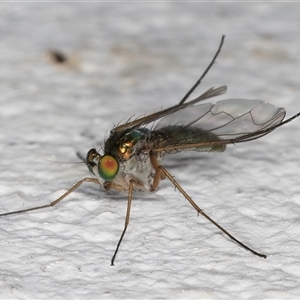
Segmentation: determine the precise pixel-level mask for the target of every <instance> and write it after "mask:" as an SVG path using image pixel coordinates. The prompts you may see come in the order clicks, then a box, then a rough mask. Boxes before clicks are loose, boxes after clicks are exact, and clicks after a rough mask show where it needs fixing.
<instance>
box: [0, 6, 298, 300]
mask: <svg viewBox="0 0 300 300" xmlns="http://www.w3.org/2000/svg"><path fill="white" fill-rule="evenodd" d="M299 15H300V4H298V3H287V4H284V3H271V4H267V3H252V4H251V3H242V4H237V3H211V4H209V3H173V4H171V3H167V2H165V3H152V4H151V3H134V2H131V3H129V2H128V3H124V2H116V3H72V4H70V3H14V4H10V3H1V4H0V37H1V38H0V105H1V106H0V149H1V156H0V212H1V213H2V212H7V211H11V210H16V209H22V208H26V207H31V206H35V205H42V204H46V203H49V202H50V201H52V200H54V199H56V198H57V197H59V196H60V195H61V194H62V193H64V192H65V191H67V190H68V189H69V188H70V187H71V186H72V185H73V184H75V183H76V182H77V181H78V180H80V179H81V178H83V177H86V176H89V174H88V170H87V168H86V166H85V165H84V164H82V163H74V164H72V163H73V162H79V159H78V157H77V156H76V152H77V151H78V152H80V153H82V154H83V155H85V154H86V152H87V151H88V150H89V149H90V148H91V147H94V146H95V147H100V146H101V145H103V142H104V138H105V136H107V134H108V133H109V130H110V129H111V128H112V127H113V125H115V124H118V123H119V122H120V121H122V120H123V121H126V120H127V119H128V118H129V117H130V116H133V115H135V116H139V115H142V114H145V113H150V112H153V111H157V110H159V109H160V108H162V107H164V108H166V107H168V106H170V105H173V104H175V103H177V102H178V101H179V100H180V99H181V98H182V97H183V95H184V94H185V92H186V91H187V90H188V89H189V88H190V87H191V85H192V84H193V83H194V82H195V81H196V79H197V78H198V77H199V75H200V74H201V72H202V71H203V70H204V69H205V68H206V66H207V65H208V63H209V62H210V60H211V58H212V56H213V55H214V53H215V51H216V49H217V47H218V45H219V42H220V38H221V35H222V34H226V41H225V45H224V48H223V50H222V53H221V54H220V56H219V58H218V60H217V64H216V65H215V66H214V67H213V69H212V70H211V72H210V73H209V74H208V76H207V77H206V79H205V81H204V82H203V84H202V86H201V87H200V88H199V89H198V90H197V92H196V93H195V94H194V97H196V96H197V95H199V94H200V93H201V92H203V91H204V90H206V89H207V88H210V87H211V86H215V87H216V86H220V85H223V84H226V85H228V93H227V95H225V96H224V97H220V98H223V99H226V98H230V97H234V98H237V97H238V98H246V99H261V100H264V101H267V102H270V103H272V104H274V105H276V106H283V107H285V108H286V110H287V115H288V116H291V115H293V114H295V113H297V112H298V111H300V101H299V98H300V87H299V82H300V71H299V70H300V18H299ZM50 49H55V50H60V51H63V52H64V53H66V54H67V55H68V57H69V58H70V62H69V64H67V65H66V66H59V65H55V64H53V63H51V62H50V61H49V60H48V59H47V56H46V53H47V51H49V50H50ZM216 100H217V99H216ZM299 130H300V119H299V120H295V121H294V122H292V123H290V124H288V125H286V126H284V127H282V128H279V129H278V130H276V131H275V132H273V133H271V134H270V135H268V136H266V137H263V138H262V139H259V140H257V141H253V142H249V143H244V144H239V145H236V146H233V145H232V146H229V147H228V149H227V151H226V152H224V153H221V154H220V153H219V154H206V153H202V154H201V153H200V154H199V153H197V154H194V155H193V154H188V155H183V156H182V155H179V156H172V157H169V158H168V159H166V160H165V161H164V162H165V166H166V167H167V168H168V170H169V171H170V172H171V174H172V175H174V176H176V179H177V180H178V181H179V182H180V183H181V184H182V186H183V187H184V188H185V189H186V191H187V192H188V193H190V195H191V196H192V197H193V199H194V200H195V201H196V202H197V203H198V204H199V205H200V207H202V208H203V209H204V210H205V211H206V212H207V213H208V214H209V215H210V216H212V217H213V218H214V219H216V220H217V221H219V223H220V224H222V225H223V226H224V227H225V228H226V229H227V230H228V231H230V232H231V233H232V234H233V235H235V236H236V237H237V238H239V239H240V240H242V241H243V242H245V243H246V244H247V245H249V246H251V247H253V248H254V249H256V250H257V251H260V252H263V253H265V254H267V255H268V258H267V259H266V260H265V259H262V258H259V257H256V256H254V255H252V254H251V253H249V252H247V251H245V250H244V249H241V248H240V247H239V246H237V245H236V244H235V243H233V242H232V241H230V240H229V239H228V238H226V237H224V235H223V234H221V233H220V232H219V231H218V230H217V229H216V228H215V227H214V226H213V225H211V224H210V223H209V222H208V221H206V220H205V219H204V218H203V217H201V216H199V217H197V214H196V212H195V211H194V210H193V208H192V207H190V205H189V204H188V203H187V201H186V200H185V199H184V198H183V197H182V196H181V195H180V194H179V193H178V191H175V190H174V188H173V187H172V185H171V184H170V183H168V182H163V183H162V185H161V187H160V189H159V191H158V192H156V193H138V194H135V195H134V201H133V207H132V214H131V220H130V226H129V228H128V232H127V235H126V237H125V239H124V242H123V244H122V246H121V249H120V252H119V254H118V256H117V259H116V263H115V266H114V267H111V266H110V259H111V256H112V254H113V251H114V249H115V247H116V243H117V241H118V238H119V236H120V234H121V230H122V229H123V224H124V217H125V210H126V194H119V193H114V192H110V193H105V192H104V191H101V190H99V187H98V186H97V185H93V184H84V185H83V186H82V187H81V188H80V189H79V190H77V191H76V192H74V193H73V194H71V195H70V196H69V197H68V198H67V199H66V200H65V201H63V202H62V203H61V204H59V205H58V206H57V207H55V208H53V209H47V210H44V211H37V212H31V213H26V214H22V215H15V216H10V217H3V218H1V219H0V261H1V262H0V298H11V299H32V298H36V299H49V298H51V299H55V298H66V299H82V298H98V299H99V298H102V299H103V298H105V299H117V298H124V299H125V298H133V299H139V298H145V297H146V298H149V299H153V298H160V299H170V298H173V299H179V298H186V299H188V298H197V299H199V298H221V299H233V297H234V298H236V297H238V298H247V299H258V298H296V297H297V296H299V294H300V279H299V276H300V253H299V247H300V222H299V214H300V206H299V205H300V187H299V167H300V163H299V158H300V150H299V148H300V140H299Z"/></svg>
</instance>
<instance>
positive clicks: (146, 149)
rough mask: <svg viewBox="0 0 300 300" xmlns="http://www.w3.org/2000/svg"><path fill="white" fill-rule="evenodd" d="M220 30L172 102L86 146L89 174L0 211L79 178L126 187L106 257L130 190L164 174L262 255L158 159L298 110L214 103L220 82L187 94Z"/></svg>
mask: <svg viewBox="0 0 300 300" xmlns="http://www.w3.org/2000/svg"><path fill="white" fill-rule="evenodd" d="M224 38H225V36H222V39H221V42H220V45H219V48H218V50H217V52H216V54H215V55H214V57H213V59H212V61H211V63H210V64H209V65H208V67H207V68H206V70H205V71H204V73H203V74H202V76H201V77H200V78H199V79H198V80H197V82H196V83H195V84H194V86H193V87H192V88H191V89H190V90H189V91H188V93H187V94H186V95H185V96H184V97H183V99H182V100H181V101H180V102H179V103H178V104H177V105H175V106H172V107H170V108H167V109H164V110H161V111H158V112H156V113H153V114H150V115H147V116H144V117H141V118H137V119H135V120H129V121H127V122H126V123H125V124H122V125H119V126H117V127H115V128H113V129H112V130H111V132H110V135H109V137H108V139H107V140H106V142H105V145H104V153H103V154H100V153H99V152H98V151H97V150H96V149H91V150H89V151H88V153H87V156H86V159H85V163H86V165H87V167H88V169H89V171H90V173H91V174H92V175H93V177H92V178H83V179H82V180H80V181H78V182H77V183H76V184H75V185H74V186H73V187H72V188H71V189H69V190H68V191H67V192H66V193H65V194H63V195H62V196H61V197H59V198H58V199H56V200H55V201H53V202H51V203H50V204H46V205H42V206H37V207H33V208H28V209H22V210H18V211H13V212H8V213H3V214H0V216H7V215H11V214H19V213H24V212H29V211H32V210H38V209H43V208H47V207H52V206H55V205H56V204H58V203H59V202H60V201H61V200H63V199H64V198H66V197H67V196H68V195H69V194H71V193H72V192H73V191H74V190H76V189H77V188H78V187H79V186H81V184H82V183H84V182H92V183H97V184H100V186H101V187H103V188H104V189H105V190H111V189H112V190H117V191H126V192H127V193H128V201H127V211H126V218H125V225H124V229H123V231H122V234H121V236H120V238H119V241H118V244H117V246H116V249H115V252H114V254H113V256H112V259H111V265H114V261H115V258H116V255H117V253H118V250H119V248H120V245H121V243H122V241H123V238H124V235H125V232H126V230H127V227H128V224H129V218H130V208H131V202H132V195H133V193H134V192H135V191H156V190H157V189H158V187H159V184H160V181H161V180H164V179H166V178H168V179H169V180H170V181H171V183H172V184H173V185H174V186H175V188H177V189H178V190H179V192H180V193H181V194H182V195H183V196H184V197H185V198H186V199H187V200H188V201H189V203H190V204H191V205H192V206H193V207H194V209H195V210H196V211H197V212H198V213H199V214H201V215H202V216H204V217H205V218H206V219H207V220H209V221H210V222H211V223H212V224H214V225H215V226H216V227H218V228H219V229H220V230H221V231H222V232H223V233H224V234H225V235H227V236H228V237H229V238H230V239H232V240H233V241H235V242H236V243H237V244H239V245H240V246H241V247H243V248H245V249H246V250H248V251H250V252H252V253H253V254H255V255H257V256H260V257H263V258H266V257H267V256H266V255H265V254H262V253H259V252H257V251H254V250H253V249H251V248H250V247H248V246H246V245H245V244H244V243H242V242H241V241H239V240H238V239H237V238H235V237H234V236H233V235H231V234H230V233H229V232H228V231H227V230H225V229H224V228H223V227H222V226H221V225H219V224H218V223H217V222H216V221H215V220H213V219H212V218H211V217H210V216H208V215H207V214H206V213H205V212H204V211H203V210H202V209H201V208H200V207H199V206H198V205H197V204H196V203H195V202H194V200H192V198H191V197H190V196H189V195H188V194H187V192H186V191H185V190H184V189H183V188H182V187H181V185H180V184H179V183H178V182H177V181H176V180H175V179H174V177H173V176H172V175H171V174H170V173H169V172H168V171H167V170H166V169H165V168H164V167H163V166H162V165H161V160H162V158H163V156H165V155H167V154H174V153H178V152H181V151H186V150H191V151H198V152H216V151H217V152H222V151H224V150H225V148H226V145H227V144H237V143H242V142H247V141H251V140H255V139H257V138H260V137H262V136H264V135H266V134H268V133H270V132H271V131H273V130H274V129H276V128H278V127H280V126H283V125H284V124H286V123H288V122H290V121H292V120H293V119H295V118H297V117H299V116H300V112H299V113H298V114H296V115H294V116H293V117H291V118H289V119H286V120H284V117H285V114H286V112H285V109H284V108H277V107H275V106H273V105H271V104H268V103H265V102H263V101H260V100H244V99H228V100H222V101H219V102H217V103H216V104H211V103H204V104H202V103H201V104H199V103H200V102H202V101H203V100H206V99H209V98H212V97H215V96H219V95H222V94H224V93H225V92H226V89H227V88H226V86H221V87H218V88H211V89H209V90H208V91H206V92H205V93H203V94H202V95H201V96H199V97H197V98H196V99H194V100H191V101H188V102H187V99H188V98H189V96H190V95H191V94H192V92H193V91H194V90H195V89H196V87H197V86H198V85H199V84H200V83H201V81H202V79H203V78H204V77H205V75H206V74H207V73H208V71H209V70H210V68H211V67H212V65H213V64H214V62H215V60H216V58H217V56H218V55H219V53H220V51H221V48H222V45H223V43H224Z"/></svg>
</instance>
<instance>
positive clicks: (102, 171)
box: [86, 148, 119, 181]
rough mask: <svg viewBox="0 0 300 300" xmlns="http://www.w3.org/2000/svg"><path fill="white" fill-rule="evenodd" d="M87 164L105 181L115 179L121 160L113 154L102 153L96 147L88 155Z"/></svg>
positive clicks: (90, 169)
mask: <svg viewBox="0 0 300 300" xmlns="http://www.w3.org/2000/svg"><path fill="white" fill-rule="evenodd" d="M86 165H87V167H88V169H89V171H90V172H91V173H92V174H93V175H94V176H96V177H98V176H100V177H101V178H102V179H103V180H105V181H112V180H114V179H115V177H116V176H117V175H118V172H119V162H118V161H117V160H116V159H115V158H114V157H113V156H111V155H108V154H105V155H101V154H100V153H98V152H97V151H96V149H94V148H93V149H91V150H90V151H89V152H88V153H87V155H86Z"/></svg>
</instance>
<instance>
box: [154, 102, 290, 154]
mask: <svg viewBox="0 0 300 300" xmlns="http://www.w3.org/2000/svg"><path fill="white" fill-rule="evenodd" d="M284 117H285V109H284V108H277V107H275V106H274V105H271V104H268V103H264V102H263V101H260V100H244V99H229V100H222V101H219V102H217V103H216V104H210V103H207V104H200V105H193V106H188V107H186V108H185V109H183V110H180V111H177V112H175V113H173V114H171V115H168V116H166V117H163V118H162V119H161V120H159V121H157V122H156V124H155V125H154V127H153V128H154V130H153V132H152V138H151V140H152V141H151V147H152V149H153V150H154V151H157V152H159V151H180V150H184V149H193V150H196V151H223V150H224V149H225V146H222V145H226V144H229V143H239V142H244V141H249V140H252V139H256V138H259V137H261V136H263V135H265V134H268V133H269V132H271V131H272V130H273V129H275V128H276V127H278V126H281V124H282V121H283V119H284Z"/></svg>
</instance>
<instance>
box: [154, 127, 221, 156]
mask: <svg viewBox="0 0 300 300" xmlns="http://www.w3.org/2000/svg"><path fill="white" fill-rule="evenodd" d="M219 140H220V139H219V138H218V137H217V136H216V135H215V134H213V133H212V132H210V131H207V130H203V129H201V128H197V127H193V126H189V127H184V126H175V125H173V126H167V127H163V128H160V129H158V130H155V131H152V132H151V144H152V147H153V150H155V148H160V149H161V148H163V147H164V146H165V147H168V149H170V148H172V147H173V150H171V151H170V150H168V151H166V152H168V153H170V152H171V153H172V152H178V151H182V150H185V149H184V146H187V149H186V150H193V151H199V152H222V151H224V150H225V148H226V145H221V144H217V143H215V142H216V141H219ZM201 143H203V144H204V145H201ZM192 145H195V148H193V147H191V146H192ZM176 146H177V147H178V150H177V149H176ZM179 149H180V150H179Z"/></svg>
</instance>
